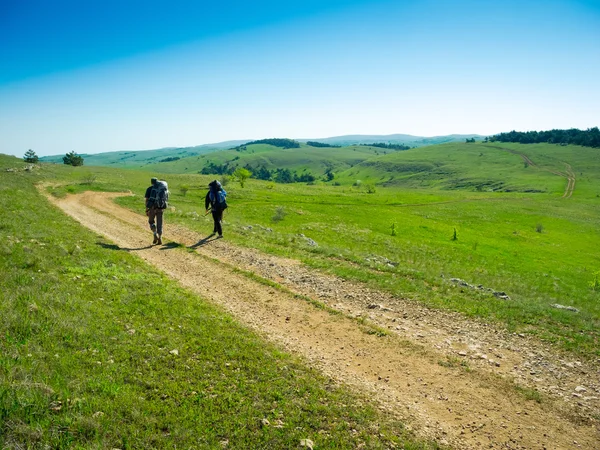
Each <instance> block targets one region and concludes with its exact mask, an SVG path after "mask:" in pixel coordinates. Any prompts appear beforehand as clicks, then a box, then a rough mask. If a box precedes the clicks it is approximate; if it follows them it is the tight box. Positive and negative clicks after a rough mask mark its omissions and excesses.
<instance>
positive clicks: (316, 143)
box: [306, 141, 341, 148]
mask: <svg viewBox="0 0 600 450" xmlns="http://www.w3.org/2000/svg"><path fill="white" fill-rule="evenodd" d="M306 145H310V146H311V147H332V148H340V147H341V145H333V144H326V143H324V142H316V141H307V142H306Z"/></svg>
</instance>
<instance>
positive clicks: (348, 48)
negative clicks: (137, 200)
mask: <svg viewBox="0 0 600 450" xmlns="http://www.w3.org/2000/svg"><path fill="white" fill-rule="evenodd" d="M598 80H600V0H593V1H584V0H580V1H578V0H570V1H565V0H545V1H536V0H520V1H516V0H505V1H502V2H499V1H488V0H477V1H475V0H456V1H442V0H405V1H403V0H396V1H364V0H329V1H327V0H321V1H317V0H303V1H297V0H288V1H286V2H281V1H278V2H270V1H260V0H257V1H254V2H248V1H237V0H232V1H226V0H223V1H221V2H201V1H177V0H171V1H168V2H167V1H155V0H146V1H140V0H130V1H125V0H121V1H115V0H104V1H102V2H100V1H81V0H78V1H64V0H55V1H52V2H49V1H45V0H0V153H6V154H13V155H17V156H22V155H23V154H24V153H25V151H27V149H30V148H31V149H33V150H34V151H35V152H36V153H37V154H38V155H40V156H43V155H51V154H63V153H66V152H69V151H76V152H77V153H97V152H105V151H114V150H141V149H152V148H160V147H171V146H176V147H185V146H193V145H199V144H206V143H213V142H220V141H226V140H233V139H261V138H267V137H289V138H311V139H318V138H323V137H330V136H338V135H344V134H393V133H405V134H413V135H419V136H435V135H444V134H453V133H478V134H494V133H498V132H502V131H510V130H513V129H516V130H521V131H526V130H542V129H551V128H571V127H575V128H582V129H585V128H589V127H593V126H599V125H600V83H599V82H598Z"/></svg>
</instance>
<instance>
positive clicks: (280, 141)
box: [232, 138, 300, 151]
mask: <svg viewBox="0 0 600 450" xmlns="http://www.w3.org/2000/svg"><path fill="white" fill-rule="evenodd" d="M254 144H268V145H272V146H274V147H281V148H300V142H298V141H295V140H293V139H287V138H270V139H259V140H258V141H250V142H246V143H245V144H244V145H238V146H237V147H234V148H233V149H232V150H238V151H240V150H246V146H247V145H254Z"/></svg>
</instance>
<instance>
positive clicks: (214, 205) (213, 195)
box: [204, 180, 227, 238]
mask: <svg viewBox="0 0 600 450" xmlns="http://www.w3.org/2000/svg"><path fill="white" fill-rule="evenodd" d="M204 208H205V209H206V214H208V211H209V208H210V211H211V212H212V216H213V222H214V227H213V233H212V235H214V234H215V233H218V234H219V236H218V237H219V238H222V237H223V227H222V226H221V222H222V221H223V211H225V209H226V208H227V192H226V191H225V189H223V186H221V183H219V181H218V180H214V181H211V182H210V183H208V192H207V193H206V197H205V198H204Z"/></svg>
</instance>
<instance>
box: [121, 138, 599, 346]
mask: <svg viewBox="0 0 600 450" xmlns="http://www.w3.org/2000/svg"><path fill="white" fill-rule="evenodd" d="M493 146H495V144H461V145H458V144H445V145H440V146H435V147H425V148H421V149H418V150H410V151H404V152H397V153H394V154H390V155H387V156H382V157H378V158H376V159H375V160H373V159H372V160H370V161H371V162H373V161H380V162H382V163H386V164H387V163H389V160H392V162H393V163H394V164H399V161H400V160H402V161H405V162H406V161H412V163H414V164H440V165H441V166H443V167H444V171H446V172H447V176H446V178H440V177H441V175H440V173H435V172H425V173H421V172H417V173H412V174H409V175H408V177H407V179H406V180H405V181H404V182H402V183H400V182H399V183H398V184H400V186H398V185H397V184H396V183H388V182H386V181H385V180H379V181H380V182H381V183H382V184H383V185H375V184H374V183H373V184H370V185H369V184H368V183H369V181H373V182H374V181H375V180H374V179H373V178H369V176H368V174H367V173H360V174H358V175H359V176H361V177H363V179H364V180H365V183H363V184H357V183H356V181H355V177H352V176H347V177H346V178H344V177H343V176H340V178H339V182H340V183H341V185H339V186H335V185H325V184H323V183H318V184H315V185H300V184H295V185H281V184H273V183H268V182H259V181H250V182H249V183H248V184H247V186H246V187H245V188H244V189H242V188H241V187H240V186H239V184H238V183H231V184H230V185H229V186H227V189H228V190H229V194H230V195H229V199H230V204H231V208H230V209H229V210H228V211H227V213H226V226H225V228H226V234H227V237H228V239H231V240H233V241H235V242H238V243H240V244H242V245H246V246H249V247H257V248H260V249H263V250H265V251H268V252H273V253H277V254H282V255H286V256H290V257H293V258H298V259H301V260H303V261H304V262H306V263H307V264H309V265H312V266H315V267H319V268H321V269H323V270H326V271H330V272H332V273H336V274H338V275H341V276H344V277H348V278H352V279H359V280H363V281H365V282H367V283H369V284H371V285H373V286H374V287H376V288H380V289H385V290H388V291H390V292H392V293H394V294H397V295H400V296H404V297H408V298H412V299H415V300H416V301H421V302H424V303H426V304H429V305H431V306H433V307H439V308H449V309H453V310H457V311H461V312H463V313H465V314H467V315H472V316H476V317H481V318H483V319H485V320H495V321H498V322H500V323H502V324H504V325H505V326H506V327H508V328H509V329H511V330H513V331H515V332H526V333H532V334H535V335H538V336H540V337H541V338H543V339H546V340H548V341H550V342H555V343H557V344H558V345H559V347H561V348H563V349H566V350H569V351H573V352H576V353H579V354H582V355H587V356H589V357H595V356H598V355H599V354H600V350H599V348H600V347H599V346H598V338H599V333H598V330H599V325H600V323H599V318H600V306H599V304H598V299H599V291H600V286H599V285H598V284H599V281H598V278H599V277H600V275H599V271H600V251H599V250H600V232H599V230H600V227H599V225H600V212H599V209H598V203H599V202H600V197H599V195H600V183H599V181H600V180H599V179H598V176H599V174H600V164H599V163H598V162H597V158H596V157H595V156H596V155H595V153H596V150H595V149H586V148H582V147H573V146H567V147H561V146H555V145H532V146H526V145H525V146H524V145H519V144H503V146H502V149H497V148H493ZM521 154H524V155H526V156H528V157H529V158H530V160H531V161H533V163H535V165H533V166H532V165H530V164H527V165H526V164H525V163H524V159H523V157H522V156H521ZM441 155H445V156H446V159H443V158H442V157H441ZM480 155H482V156H480ZM438 159H439V160H440V161H443V163H437V162H436V161H438ZM567 163H568V164H569V165H571V166H572V167H573V171H574V172H575V173H576V175H577V181H576V188H575V191H574V194H573V196H572V197H571V198H562V195H563V194H564V190H565V187H566V185H567V180H566V178H565V177H563V176H560V175H557V174H556V173H554V172H561V171H564V168H565V164H567ZM362 166H364V163H362V164H359V165H357V166H355V167H354V168H353V169H351V171H352V170H358V169H357V168H359V167H362ZM369 170H375V169H372V168H368V169H367V171H369ZM351 171H350V172H351ZM378 173H381V172H378ZM397 174H398V172H396V175H397ZM342 175H343V173H342ZM136 176H137V175H136ZM392 176H394V175H392ZM169 177H170V179H171V180H172V183H171V186H172V193H173V194H172V205H173V206H174V210H173V211H172V212H171V213H170V214H169V219H168V220H171V221H176V222H180V223H183V224H185V225H186V226H189V227H191V228H195V229H198V230H202V229H204V230H206V231H207V233H208V231H210V224H209V219H208V218H203V217H202V214H203V196H204V193H205V192H206V190H205V188H204V186H205V185H206V183H207V182H208V180H209V179H210V178H211V177H208V176H204V177H202V176H191V175H190V176H182V175H169ZM411 177H412V178H413V179H411ZM380 178H381V177H380ZM419 178H420V179H419ZM353 180H354V181H353ZM457 180H462V184H459V183H458V182H457ZM179 184H182V185H189V186H193V187H195V188H196V189H191V190H190V191H188V192H187V193H186V195H183V194H182V193H181V192H179V191H178V189H177V186H178V185H179ZM352 184H354V185H355V186H352ZM495 184H496V185H497V187H499V189H496V190H495V188H493V187H492V186H493V185H495ZM417 185H419V186H420V185H428V186H437V188H432V187H428V188H424V187H421V188H415V187H414V186H417ZM143 186H144V183H142V187H143ZM386 186H387V187H386ZM406 186H409V187H408V188H407V187H406ZM482 186H483V187H482ZM486 186H487V187H486ZM142 187H138V188H137V189H136V188H134V189H133V190H134V192H136V193H137V194H138V195H142V193H143V189H142ZM369 192H371V193H369ZM120 202H122V203H123V204H125V205H128V206H129V207H131V208H136V205H138V206H137V207H138V208H139V205H140V200H139V197H138V198H137V199H136V198H135V197H134V198H123V199H121V200H120ZM249 226H250V227H251V228H250V227H249ZM393 234H394V235H393ZM303 236H304V237H303ZM306 238H310V239H312V240H313V241H314V242H316V243H317V246H311V245H309V241H308V240H307V239H306ZM451 278H460V279H463V280H465V281H467V282H468V283H470V284H472V285H482V286H484V287H488V288H492V289H494V290H495V291H502V292H505V293H506V294H507V295H508V296H509V297H510V299H511V300H509V301H507V300H502V299H499V298H496V297H494V296H491V295H490V294H487V293H484V292H481V291H477V290H470V289H467V290H465V289H460V288H457V287H456V285H455V283H452V282H450V281H449V280H450V279H451ZM555 305H562V306H567V307H572V308H576V309H577V310H578V312H574V311H570V310H568V309H559V308H556V307H555Z"/></svg>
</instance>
